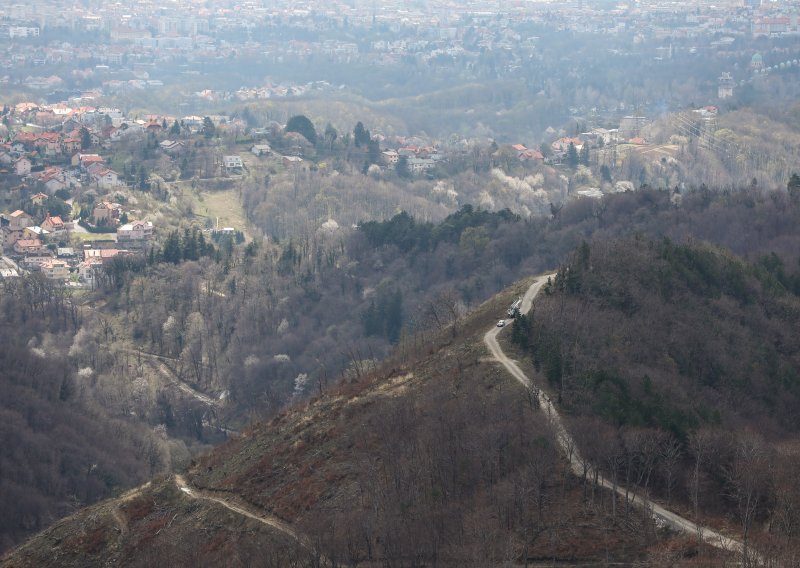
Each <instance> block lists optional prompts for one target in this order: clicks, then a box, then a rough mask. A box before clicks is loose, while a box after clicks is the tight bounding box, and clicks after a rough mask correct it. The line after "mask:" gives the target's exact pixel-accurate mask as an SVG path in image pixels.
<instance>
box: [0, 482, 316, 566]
mask: <svg viewBox="0 0 800 568" xmlns="http://www.w3.org/2000/svg"><path fill="white" fill-rule="evenodd" d="M293 560H299V561H301V562H304V561H307V560H308V553H306V552H305V551H303V550H302V549H301V548H300V547H299V545H298V544H297V543H296V542H294V541H293V540H292V539H291V538H289V537H287V536H284V535H282V534H281V533H279V532H276V531H273V530H271V529H269V528H268V527H266V526H264V525H262V524H261V523H258V522H257V521H254V520H252V519H248V518H247V517H244V516H242V515H238V514H236V513H234V512H232V511H229V510H227V509H225V508H224V507H222V506H220V505H217V504H214V503H209V502H208V501H198V500H192V499H188V498H187V497H186V496H185V495H183V494H182V493H181V492H180V491H179V490H178V488H177V487H176V485H175V483H174V481H173V478H172V477H167V478H161V479H159V480H156V481H154V482H152V483H151V484H149V485H148V486H146V487H144V488H141V489H136V490H133V491H132V492H130V493H129V494H128V496H126V497H123V498H120V499H112V500H108V501H103V502H102V503H99V504H97V505H94V506H92V507H87V508H85V509H82V510H81V511H79V512H78V513H76V514H75V515H72V516H70V517H67V518H66V519H63V520H61V521H59V522H58V523H56V524H55V525H53V526H52V527H50V528H49V529H47V530H45V531H44V532H42V533H40V534H38V535H37V536H35V537H33V538H32V539H30V540H29V541H27V542H26V543H25V544H23V545H22V546H20V547H19V548H17V549H16V550H15V551H13V552H12V553H11V554H9V555H8V556H7V557H5V558H4V559H3V560H2V561H0V566H2V567H3V568H11V567H19V568H22V567H37V568H38V567H42V566H59V567H69V566H75V567H81V568H84V567H87V568H88V567H95V566H141V567H146V566H248V565H252V564H253V563H254V562H255V563H257V564H258V565H260V566H274V567H278V566H286V565H289V562H290V561H293ZM300 565H303V564H300Z"/></svg>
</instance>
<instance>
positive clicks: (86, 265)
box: [78, 258, 103, 286]
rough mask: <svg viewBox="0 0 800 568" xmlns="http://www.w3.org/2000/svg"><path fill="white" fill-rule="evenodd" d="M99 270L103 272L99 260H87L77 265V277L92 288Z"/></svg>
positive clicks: (101, 263) (101, 262)
mask: <svg viewBox="0 0 800 568" xmlns="http://www.w3.org/2000/svg"><path fill="white" fill-rule="evenodd" d="M101 270H103V261H102V260H99V259H95V258H89V259H86V260H84V261H83V262H81V263H80V264H78V276H79V277H80V279H81V280H82V281H83V282H86V283H88V284H90V285H92V286H93V285H94V282H95V279H96V278H97V275H98V274H99V273H100V271H101Z"/></svg>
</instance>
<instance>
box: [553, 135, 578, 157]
mask: <svg viewBox="0 0 800 568" xmlns="http://www.w3.org/2000/svg"><path fill="white" fill-rule="evenodd" d="M570 144H572V145H573V146H575V149H576V150H577V151H579V152H580V151H581V148H583V140H581V139H580V138H569V137H564V138H559V139H558V140H556V141H555V142H553V143H552V144H550V147H551V148H552V149H553V152H557V153H559V154H563V153H565V152H566V151H567V150H568V149H569V145H570Z"/></svg>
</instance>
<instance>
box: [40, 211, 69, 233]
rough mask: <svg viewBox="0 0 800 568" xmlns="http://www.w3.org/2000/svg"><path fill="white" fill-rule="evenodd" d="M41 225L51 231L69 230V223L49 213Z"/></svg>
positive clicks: (61, 231)
mask: <svg viewBox="0 0 800 568" xmlns="http://www.w3.org/2000/svg"><path fill="white" fill-rule="evenodd" d="M40 226H41V227H42V229H44V230H45V231H49V232H51V233H63V232H64V231H66V230H67V224H66V223H64V221H63V220H62V219H61V217H58V216H56V217H51V216H50V214H49V213H48V214H47V217H46V218H45V220H44V221H42V224H41V225H40Z"/></svg>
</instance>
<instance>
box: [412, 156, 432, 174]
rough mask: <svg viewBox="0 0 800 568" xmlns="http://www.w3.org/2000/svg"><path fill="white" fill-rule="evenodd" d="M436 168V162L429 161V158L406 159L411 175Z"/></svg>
mask: <svg viewBox="0 0 800 568" xmlns="http://www.w3.org/2000/svg"><path fill="white" fill-rule="evenodd" d="M435 166H436V162H434V161H433V160H431V159H430V158H409V159H408V170H409V171H410V172H411V173H412V174H419V173H422V172H424V171H425V170H429V169H431V168H433V167H435Z"/></svg>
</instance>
